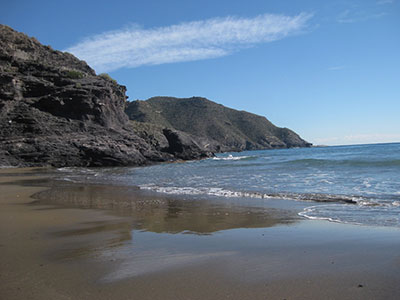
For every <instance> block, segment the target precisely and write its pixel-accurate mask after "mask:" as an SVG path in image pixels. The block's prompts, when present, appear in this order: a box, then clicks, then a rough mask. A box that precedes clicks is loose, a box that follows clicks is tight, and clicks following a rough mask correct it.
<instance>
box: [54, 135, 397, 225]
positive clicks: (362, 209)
mask: <svg viewBox="0 0 400 300" xmlns="http://www.w3.org/2000/svg"><path fill="white" fill-rule="evenodd" d="M59 172H60V174H62V176H63V178H65V179H67V180H71V181H82V180H86V181H91V182H94V183H107V184H116V185H126V186H137V187H139V188H140V189H142V190H147V191H153V192H158V193H164V194H171V195H185V196H186V197H229V198H248V199H250V200H251V199H253V198H259V199H264V200H265V201H268V200H269V199H271V198H280V199H291V200H296V201H306V203H307V204H309V206H308V205H307V206H306V208H305V209H304V210H303V211H301V212H299V215H300V216H302V217H304V218H308V219H321V220H328V221H333V222H342V223H351V224H360V225H373V226H390V227H400V143H392V144H373V145H354V146H335V147H316V148H299V149H280V150H265V151H247V152H240V153H224V154H219V155H217V157H214V158H210V159H205V160H201V161H190V162H185V163H167V164H160V165H154V166H150V167H139V168H138V167H135V168H128V167H124V168H101V169H98V168H97V169H76V168H71V169H69V168H67V169H65V168H63V169H60V170H59ZM250 200H249V201H250Z"/></svg>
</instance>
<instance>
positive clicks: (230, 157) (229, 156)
mask: <svg viewBox="0 0 400 300" xmlns="http://www.w3.org/2000/svg"><path fill="white" fill-rule="evenodd" d="M250 157H253V156H233V155H232V154H229V155H228V156H227V157H213V158H212V159H213V160H241V159H246V158H250Z"/></svg>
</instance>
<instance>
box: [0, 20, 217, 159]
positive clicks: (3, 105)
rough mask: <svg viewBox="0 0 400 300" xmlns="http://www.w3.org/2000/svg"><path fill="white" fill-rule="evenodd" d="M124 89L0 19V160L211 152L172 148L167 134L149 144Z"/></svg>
mask: <svg viewBox="0 0 400 300" xmlns="http://www.w3.org/2000/svg"><path fill="white" fill-rule="evenodd" d="M125 91H126V88H125V87H124V86H122V85H119V84H117V83H116V82H115V81H113V80H110V79H108V78H107V77H106V76H96V74H95V72H94V70H92V69H91V68H90V67H89V66H88V65H87V64H86V63H85V62H84V61H81V60H79V59H77V58H75V57H74V56H73V55H71V54H69V53H64V52H60V51H55V50H53V49H51V47H49V46H43V45H41V44H40V43H39V42H38V41H37V40H36V39H34V38H29V37H28V36H26V35H25V34H22V33H19V32H16V31H14V30H13V29H11V28H10V27H8V26H4V25H0V165H3V166H43V165H52V166H115V165H143V164H147V163H151V162H154V161H165V160H173V159H176V158H178V157H179V158H184V159H194V158H198V157H199V156H206V155H209V154H210V153H205V152H204V153H200V154H199V149H198V147H195V145H194V144H193V145H188V146H187V147H186V146H185V147H183V148H184V150H185V151H184V154H183V153H182V155H180V154H179V153H178V152H174V153H173V154H171V151H169V150H168V151H163V149H170V148H171V147H170V145H169V142H168V140H167V143H166V144H165V145H162V146H161V147H155V146H154V145H151V144H149V143H148V142H146V141H145V140H144V139H143V138H141V137H139V136H138V135H137V134H135V133H134V130H133V128H132V125H131V124H130V123H129V120H128V117H127V115H126V114H125V112H124V109H125V105H126V96H125ZM191 147H192V148H191ZM200 152H201V151H200Z"/></svg>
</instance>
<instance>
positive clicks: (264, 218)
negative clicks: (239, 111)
mask: <svg viewBox="0 0 400 300" xmlns="http://www.w3.org/2000/svg"><path fill="white" fill-rule="evenodd" d="M46 177H47V171H46V170H45V171H41V170H40V169H2V170H0V190H1V193H0V205H1V209H0V270H1V272H0V279H1V280H0V298H1V299H399V298H400V286H399V282H400V231H399V230H398V229H395V228H384V227H372V226H356V225H347V224H336V223H330V222H325V221H313V220H305V219H302V218H300V217H299V216H298V215H297V212H298V211H300V210H301V208H302V207H304V205H306V204H304V203H301V202H294V201H286V200H272V199H269V200H254V199H252V200H254V201H255V202H254V203H251V202H248V200H246V201H245V200H243V201H238V200H237V199H236V200H235V201H236V202H232V201H228V200H216V199H213V198H208V199H202V200H193V199H184V198H178V197H172V196H168V197H166V196H165V197H164V196H157V195H155V194H150V193H148V194H145V193H140V192H139V191H137V190H135V189H134V188H127V187H118V186H104V185H103V186H96V185H85V184H72V183H65V182H59V181H54V180H51V179H50V180H47V179H46ZM32 195H34V197H33V198H32ZM257 201H259V202H260V201H264V202H263V203H262V205H257ZM307 205H308V204H307Z"/></svg>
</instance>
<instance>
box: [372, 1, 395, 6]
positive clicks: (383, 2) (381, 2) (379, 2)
mask: <svg viewBox="0 0 400 300" xmlns="http://www.w3.org/2000/svg"><path fill="white" fill-rule="evenodd" d="M376 3H377V4H378V5H385V4H393V3H394V0H378V1H377V2H376Z"/></svg>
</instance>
